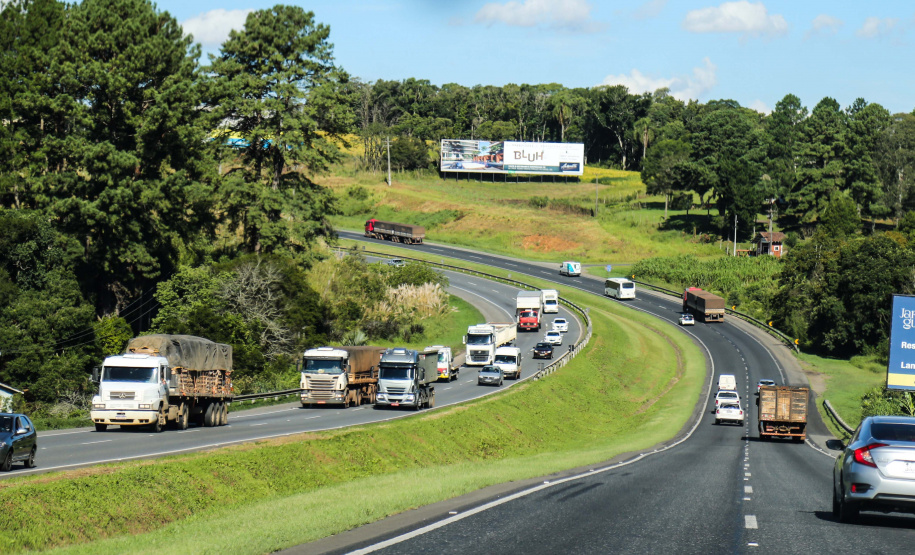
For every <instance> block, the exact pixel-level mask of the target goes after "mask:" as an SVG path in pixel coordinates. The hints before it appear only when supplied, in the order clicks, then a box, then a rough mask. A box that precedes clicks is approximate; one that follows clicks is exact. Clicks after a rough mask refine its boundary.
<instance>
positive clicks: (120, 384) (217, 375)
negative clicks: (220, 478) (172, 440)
mask: <svg viewBox="0 0 915 555" xmlns="http://www.w3.org/2000/svg"><path fill="white" fill-rule="evenodd" d="M231 375H232V346H231V345H223V344H221V343H214V342H213V341H210V340H209V339H204V338H202V337H194V336H192V335H165V334H158V335H144V336H141V337H135V338H133V339H131V340H130V341H129V342H128V343H127V348H126V350H125V352H124V354H122V355H117V356H110V357H107V358H106V359H105V360H104V362H103V363H102V368H101V372H100V373H99V369H97V368H96V369H95V370H94V371H93V376H92V378H93V380H94V381H96V382H98V384H99V392H98V395H96V396H94V397H93V398H92V410H91V411H90V412H89V417H90V418H91V419H92V422H93V423H94V424H95V430H96V431H97V432H104V431H105V430H107V429H108V426H111V425H118V426H149V427H150V428H152V430H153V431H154V432H161V431H162V429H163V428H164V427H165V426H166V424H172V425H174V426H175V427H176V428H178V429H179V430H186V429H187V427H188V424H189V422H190V421H191V420H194V421H195V422H196V423H197V424H198V425H202V426H224V425H226V424H228V423H229V412H228V404H229V403H230V402H231V401H232V397H233V395H234V390H233V388H232V378H231Z"/></svg>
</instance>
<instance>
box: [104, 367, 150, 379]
mask: <svg viewBox="0 0 915 555" xmlns="http://www.w3.org/2000/svg"><path fill="white" fill-rule="evenodd" d="M157 370H158V369H157V368H149V367H142V368H140V367H135V366H106V367H105V368H104V369H103V371H102V381H103V382H135V383H156V374H157Z"/></svg>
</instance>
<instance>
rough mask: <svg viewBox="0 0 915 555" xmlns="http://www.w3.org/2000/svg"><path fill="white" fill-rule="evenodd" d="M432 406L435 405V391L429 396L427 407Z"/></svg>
mask: <svg viewBox="0 0 915 555" xmlns="http://www.w3.org/2000/svg"><path fill="white" fill-rule="evenodd" d="M434 406H435V393H433V394H432V396H431V397H429V408H430V409H431V408H432V407H434Z"/></svg>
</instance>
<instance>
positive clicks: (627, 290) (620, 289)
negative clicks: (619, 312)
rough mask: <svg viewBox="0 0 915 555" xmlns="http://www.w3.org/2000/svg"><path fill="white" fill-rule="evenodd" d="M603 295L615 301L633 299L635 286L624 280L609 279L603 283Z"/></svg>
mask: <svg viewBox="0 0 915 555" xmlns="http://www.w3.org/2000/svg"><path fill="white" fill-rule="evenodd" d="M604 295H607V296H608V297H616V298H617V299H634V298H635V284H634V283H632V282H631V281H629V280H628V279H626V278H610V279H608V280H607V281H605V282H604Z"/></svg>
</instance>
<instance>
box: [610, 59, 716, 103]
mask: <svg viewBox="0 0 915 555" xmlns="http://www.w3.org/2000/svg"><path fill="white" fill-rule="evenodd" d="M717 72H718V67H717V66H716V65H715V64H713V63H712V61H711V60H710V59H708V58H705V59H704V60H703V65H702V66H701V67H695V68H693V71H692V75H686V76H679V77H651V76H648V75H645V74H644V73H642V72H641V71H639V70H637V69H633V70H632V72H630V73H629V75H625V74H624V75H608V76H606V77H604V80H603V82H602V83H601V85H624V86H625V87H626V88H628V89H629V92H631V93H633V94H639V93H643V92H654V91H656V90H658V89H663V88H667V89H670V94H671V96H673V97H675V98H678V99H680V100H683V101H687V100H690V99H697V100H698V99H699V98H700V97H701V96H702V95H704V94H705V93H707V92H708V91H710V90H711V89H712V88H713V87H714V86H715V85H717V84H718V76H717Z"/></svg>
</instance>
